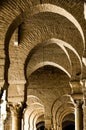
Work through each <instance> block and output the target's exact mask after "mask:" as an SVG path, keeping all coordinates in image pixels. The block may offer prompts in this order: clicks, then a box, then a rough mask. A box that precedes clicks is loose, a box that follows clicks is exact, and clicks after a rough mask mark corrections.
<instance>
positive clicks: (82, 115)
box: [0, 83, 86, 130]
mask: <svg viewBox="0 0 86 130" xmlns="http://www.w3.org/2000/svg"><path fill="white" fill-rule="evenodd" d="M77 85H78V86H77ZM77 87H78V88H79V89H77ZM71 98H72V101H73V103H74V106H75V130H86V100H85V96H83V91H82V89H81V85H80V84H78V83H73V84H72V94H71ZM2 105H6V106H7V109H9V111H10V113H11V120H12V125H11V127H10V128H5V120H6V119H7V118H8V115H9V114H7V113H8V111H7V109H6V111H7V112H6V113H2ZM24 110H25V108H24V104H23V103H17V104H14V103H6V101H5V100H3V101H2V100H1V101H0V112H1V113H0V130H8V129H9V130H24V122H23V120H24V118H23V117H24ZM51 118H53V117H52V116H51V117H50V118H46V119H45V127H46V130H62V128H58V127H57V126H56V128H53V127H52V126H54V124H55V122H53V124H52V119H51ZM33 128H34V127H33Z"/></svg>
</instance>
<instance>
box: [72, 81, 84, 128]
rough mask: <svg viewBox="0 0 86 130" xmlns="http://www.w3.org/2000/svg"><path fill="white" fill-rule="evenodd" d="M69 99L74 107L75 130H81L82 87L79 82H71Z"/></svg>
mask: <svg viewBox="0 0 86 130" xmlns="http://www.w3.org/2000/svg"><path fill="white" fill-rule="evenodd" d="M70 86H71V97H72V98H71V99H72V101H73V103H74V105H75V130H83V108H82V105H83V86H82V84H81V82H80V81H76V80H75V81H71V82H70Z"/></svg>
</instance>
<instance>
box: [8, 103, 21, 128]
mask: <svg viewBox="0 0 86 130" xmlns="http://www.w3.org/2000/svg"><path fill="white" fill-rule="evenodd" d="M9 106H10V110H11V116H12V130H21V129H22V114H23V105H22V103H18V104H16V105H14V104H9Z"/></svg>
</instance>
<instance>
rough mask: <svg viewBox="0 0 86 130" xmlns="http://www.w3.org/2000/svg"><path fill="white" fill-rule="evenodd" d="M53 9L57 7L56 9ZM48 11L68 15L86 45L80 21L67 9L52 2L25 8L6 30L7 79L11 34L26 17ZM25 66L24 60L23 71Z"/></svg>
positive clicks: (6, 76)
mask: <svg viewBox="0 0 86 130" xmlns="http://www.w3.org/2000/svg"><path fill="white" fill-rule="evenodd" d="M53 9H55V11H54V10H53ZM46 12H51V13H53V14H59V15H61V16H63V17H66V19H67V20H68V21H70V22H71V23H72V24H73V25H74V27H76V29H77V30H78V32H79V33H80V34H81V37H82V40H83V47H84V46H85V40H84V34H83V31H82V28H81V26H80V24H79V23H78V21H77V20H76V19H75V18H74V17H73V16H72V15H71V14H70V13H68V12H67V11H66V10H64V9H63V8H61V7H58V6H55V5H51V4H42V5H37V6H34V7H32V8H31V9H30V10H29V11H28V10H25V11H24V12H23V13H22V14H20V15H19V16H17V17H16V18H14V19H13V21H12V23H11V24H10V26H9V28H8V30H7V32H6V36H5V48H6V50H5V53H6V62H5V70H6V72H5V73H6V75H5V79H8V68H9V64H10V58H9V51H8V50H9V42H10V39H11V36H12V34H13V32H14V30H15V29H16V28H17V27H18V26H19V25H20V24H22V23H23V22H24V20H25V19H27V18H29V17H32V16H34V15H36V14H39V13H46ZM63 12H65V13H63ZM27 14H28V15H27ZM27 16H28V17H27ZM36 44H37V43H36ZM23 47H24V46H23V45H21V46H19V49H21V50H22V53H23V52H24V51H25V50H24V48H23ZM25 53H26V52H25ZM27 53H28V52H27ZM27 55H28V54H25V58H26V57H27ZM6 63H8V66H6ZM23 67H24V62H22V71H23ZM10 73H11V72H10Z"/></svg>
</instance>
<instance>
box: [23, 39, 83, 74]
mask: <svg viewBox="0 0 86 130" xmlns="http://www.w3.org/2000/svg"><path fill="white" fill-rule="evenodd" d="M53 44H56V47H57V51H56V52H57V54H58V52H59V47H60V49H61V50H60V51H61V52H63V53H64V57H62V55H60V58H59V59H63V58H65V63H66V64H65V63H64V60H61V62H60V60H59V59H58V58H57V59H55V60H51V59H52V57H56V55H54V54H52V55H51V56H50V57H51V59H49V58H47V56H46V55H43V54H42V55H41V53H42V51H43V53H44V49H43V50H41V49H42V48H43V47H47V48H48V46H49V45H53ZM39 50H41V51H40V52H41V53H40V59H41V60H40V61H39V60H36V62H35V59H34V55H35V54H36V55H37V51H39ZM49 51H50V50H48V54H49ZM53 51H54V50H53ZM44 54H45V53H44ZM45 57H46V58H45ZM48 57H49V56H48ZM74 57H75V59H74ZM35 58H36V57H35ZM42 58H43V59H42ZM44 59H45V60H44ZM62 61H63V63H62ZM76 61H77V63H78V64H77V65H76ZM49 63H50V65H53V66H55V67H58V68H60V69H62V70H63V71H64V72H66V74H67V75H68V76H69V77H72V76H73V77H78V76H77V75H78V73H80V74H81V70H82V61H81V58H80V56H79V54H78V53H77V51H76V50H75V49H74V48H73V47H72V46H71V45H70V44H68V43H67V42H64V41H62V40H60V39H55V38H51V39H49V40H48V41H46V42H44V43H41V44H38V45H37V46H35V47H34V48H33V49H32V50H31V51H30V53H29V55H28V57H27V59H26V63H25V75H26V77H29V76H30V74H31V73H33V72H34V71H35V70H36V69H38V68H40V67H42V66H43V65H49ZM72 64H75V65H74V66H72ZM66 65H67V67H66ZM69 66H71V67H69ZM68 67H69V68H70V70H69V69H68ZM72 74H73V75H72ZM79 76H80V75H79Z"/></svg>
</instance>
